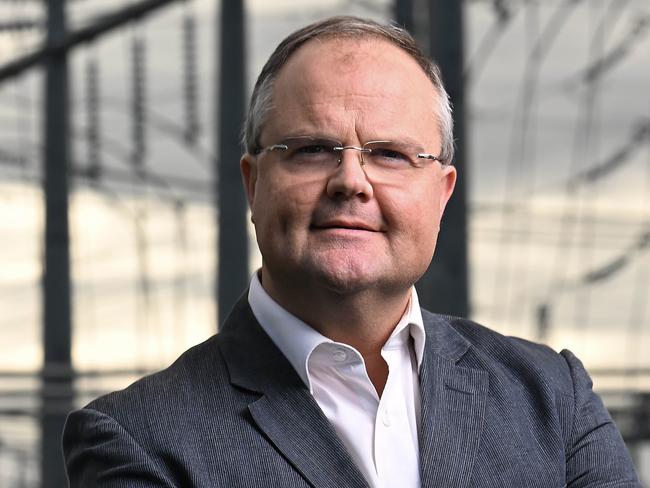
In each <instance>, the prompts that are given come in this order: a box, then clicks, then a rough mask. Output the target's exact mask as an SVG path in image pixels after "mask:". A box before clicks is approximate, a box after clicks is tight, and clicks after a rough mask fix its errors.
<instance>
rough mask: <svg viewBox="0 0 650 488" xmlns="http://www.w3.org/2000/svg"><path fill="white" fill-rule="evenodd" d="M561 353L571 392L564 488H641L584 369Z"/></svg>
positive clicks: (566, 354) (570, 356) (609, 418)
mask: <svg viewBox="0 0 650 488" xmlns="http://www.w3.org/2000/svg"><path fill="white" fill-rule="evenodd" d="M561 354H562V356H563V357H564V359H565V360H566V362H567V364H568V366H569V371H570V373H571V379H572V380H573V393H574V394H573V402H574V405H573V418H572V420H571V426H570V431H569V437H568V439H567V441H568V442H567V450H566V481H567V487H569V488H582V487H589V488H596V487H598V488H605V487H607V488H609V487H612V488H613V487H616V488H619V487H620V488H637V487H641V483H640V482H639V479H638V477H637V475H636V473H635V469H634V465H633V463H632V459H631V457H630V454H629V452H628V450H627V448H626V447H625V444H624V442H623V439H622V437H621V434H620V433H619V431H618V429H617V427H616V425H615V424H614V422H613V421H612V418H611V417H610V415H609V413H608V412H607V410H606V409H605V407H604V405H603V403H602V401H601V399H600V398H599V397H598V395H596V394H595V393H594V392H593V390H592V386H593V385H592V382H591V378H590V377H589V375H588V374H587V372H586V371H585V368H584V366H583V365H582V363H581V362H580V360H579V359H578V358H576V357H575V356H574V355H573V354H572V353H571V352H570V351H568V350H564V351H562V352H561Z"/></svg>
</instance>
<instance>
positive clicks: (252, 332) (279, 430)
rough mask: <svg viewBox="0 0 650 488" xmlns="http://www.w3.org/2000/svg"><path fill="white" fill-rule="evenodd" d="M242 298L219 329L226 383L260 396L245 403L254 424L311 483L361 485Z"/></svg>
mask: <svg viewBox="0 0 650 488" xmlns="http://www.w3.org/2000/svg"><path fill="white" fill-rule="evenodd" d="M245 296H246V295H244V297H242V298H241V299H240V300H239V302H238V303H237V304H236V305H235V307H234V308H233V310H232V312H231V313H230V315H229V317H228V318H227V319H226V322H225V324H224V326H223V328H222V331H221V332H220V334H219V336H220V341H219V344H220V349H221V352H222V354H223V357H224V361H225V362H226V365H227V368H228V372H229V374H230V380H231V383H232V384H233V385H235V386H237V387H240V388H245V389H247V390H250V391H254V392H257V393H259V394H260V397H259V398H258V399H257V400H256V401H253V402H251V403H250V404H249V405H248V409H249V411H250V413H251V415H252V417H253V420H254V421H255V423H256V424H257V426H258V428H259V429H260V430H261V431H262V432H263V433H264V434H265V436H266V437H267V438H268V439H269V440H270V441H271V442H272V443H273V444H274V445H275V447H276V449H277V450H278V451H279V452H280V453H281V454H282V455H283V456H284V457H285V458H286V459H287V460H288V461H289V462H290V463H291V464H292V465H293V467H294V468H295V469H296V470H298V472H300V473H301V474H302V476H303V477H304V478H305V479H306V480H307V481H308V482H309V483H310V484H311V485H312V486H315V487H331V488H339V487H341V486H349V487H359V488H360V487H367V486H368V484H367V482H366V480H365V478H364V477H363V475H362V474H361V472H360V471H359V470H358V468H357V467H356V465H355V463H354V461H353V460H352V458H351V456H350V454H349V453H348V452H347V450H346V448H345V447H344V445H343V443H342V442H341V440H340V439H339V437H338V435H337V434H336V432H335V430H334V428H333V427H332V425H331V424H330V422H329V420H327V418H326V417H325V415H324V414H323V412H322V410H321V409H320V407H319V406H318V404H317V403H316V401H315V400H314V398H313V397H312V395H311V394H310V393H309V391H308V389H307V387H306V386H305V384H304V383H303V382H302V380H301V379H300V377H299V376H298V374H297V373H296V371H295V370H294V369H293V367H292V366H291V365H290V364H289V362H288V361H287V360H286V358H285V357H284V356H283V354H282V353H281V352H280V350H279V349H278V348H277V347H276V346H275V345H274V344H273V342H272V341H271V339H270V338H269V336H268V335H266V333H265V332H264V331H263V330H262V328H261V326H260V325H259V324H258V323H257V320H256V319H255V316H254V315H253V312H252V311H251V309H250V307H249V305H248V301H247V300H246V298H245Z"/></svg>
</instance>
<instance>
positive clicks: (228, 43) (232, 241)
mask: <svg viewBox="0 0 650 488" xmlns="http://www.w3.org/2000/svg"><path fill="white" fill-rule="evenodd" d="M220 20H221V22H220V24H221V25H220V26H219V27H217V29H218V30H220V31H221V44H220V46H221V49H220V51H221V56H220V60H219V61H220V63H219V68H220V69H219V75H220V76H219V80H218V83H219V98H218V99H217V100H215V103H218V104H219V116H218V120H219V124H218V131H219V132H218V134H217V136H218V144H219V161H218V162H215V163H216V164H215V166H216V167H217V170H216V171H217V175H218V177H217V178H216V185H217V187H216V199H217V219H218V224H217V225H218V229H219V254H218V262H217V267H218V281H217V299H218V306H219V324H222V323H223V321H224V319H225V318H226V316H227V315H228V313H229V312H230V309H231V308H232V306H233V305H234V304H235V302H236V301H237V298H239V295H241V293H242V292H243V291H244V289H245V288H246V286H247V284H248V228H247V203H246V197H245V194H244V188H243V185H242V179H241V174H240V172H239V158H240V157H241V150H240V145H239V134H240V130H241V127H242V123H243V121H244V108H245V100H246V88H245V87H246V76H245V73H246V69H245V68H246V49H245V37H244V4H243V0H223V1H222V2H221V19H220Z"/></svg>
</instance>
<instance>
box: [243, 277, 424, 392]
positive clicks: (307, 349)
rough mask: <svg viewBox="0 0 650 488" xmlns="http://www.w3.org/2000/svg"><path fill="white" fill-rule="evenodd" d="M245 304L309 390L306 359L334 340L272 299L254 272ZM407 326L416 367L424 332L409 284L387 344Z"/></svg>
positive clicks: (419, 312)
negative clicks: (403, 308) (403, 306)
mask: <svg viewBox="0 0 650 488" xmlns="http://www.w3.org/2000/svg"><path fill="white" fill-rule="evenodd" d="M248 303H249V305H250V307H251V310H252V311H253V314H254V315H255V318H256V319H257V321H258V322H259V324H260V325H261V326H262V329H264V331H265V332H266V333H267V335H268V336H269V337H270V338H271V340H272V341H273V343H274V344H275V345H276V346H277V347H278V349H280V351H282V353H283V354H284V356H285V357H286V358H287V360H288V361H289V363H290V364H291V366H293V369H295V370H296V372H297V373H298V375H299V376H300V378H301V379H302V381H303V382H304V383H305V385H307V387H309V388H310V390H311V382H310V379H309V373H308V370H307V360H308V359H309V356H310V354H311V353H312V351H313V350H314V349H315V348H316V347H317V346H318V345H320V344H323V343H333V342H334V341H332V340H331V339H328V338H327V337H325V336H324V335H322V334H320V333H319V332H317V331H316V330H314V329H313V328H312V327H310V326H309V325H307V324H306V323H305V322H303V321H302V320H300V319H299V318H298V317H296V316H295V315H292V314H291V313H289V312H288V311H286V310H285V309H284V308H282V306H280V304H278V303H277V302H276V301H275V300H273V298H271V297H270V296H269V294H268V293H267V292H266V290H265V289H264V288H263V287H262V283H261V282H260V280H259V277H258V274H257V272H256V273H254V274H253V277H252V278H251V283H250V287H249V289H248ZM407 327H408V328H409V334H410V335H411V337H412V338H413V346H414V352H415V358H416V360H417V365H418V370H419V369H420V365H421V364H422V357H423V355H424V341H425V333H424V322H423V321H422V312H421V311H420V303H419V301H418V295H417V292H416V291H415V287H411V299H410V300H409V305H408V307H407V309H406V311H405V312H404V315H403V316H402V318H401V319H400V321H399V322H398V324H397V326H395V330H393V333H392V334H391V335H390V337H389V338H388V340H387V341H386V345H391V344H393V343H394V342H395V341H399V340H400V337H405V336H404V334H400V332H402V331H403V330H404V329H406V328H407Z"/></svg>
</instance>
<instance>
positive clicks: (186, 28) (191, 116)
mask: <svg viewBox="0 0 650 488" xmlns="http://www.w3.org/2000/svg"><path fill="white" fill-rule="evenodd" d="M196 44H197V43H196V21H195V19H194V17H193V16H190V15H187V16H185V18H184V19H183V67H184V76H183V82H184V95H185V97H184V99H185V133H184V134H185V140H186V142H187V143H188V144H194V143H196V140H197V138H198V136H199V131H200V127H199V114H198V82H197V68H196V58H197V52H196V51H197V49H196Z"/></svg>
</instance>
